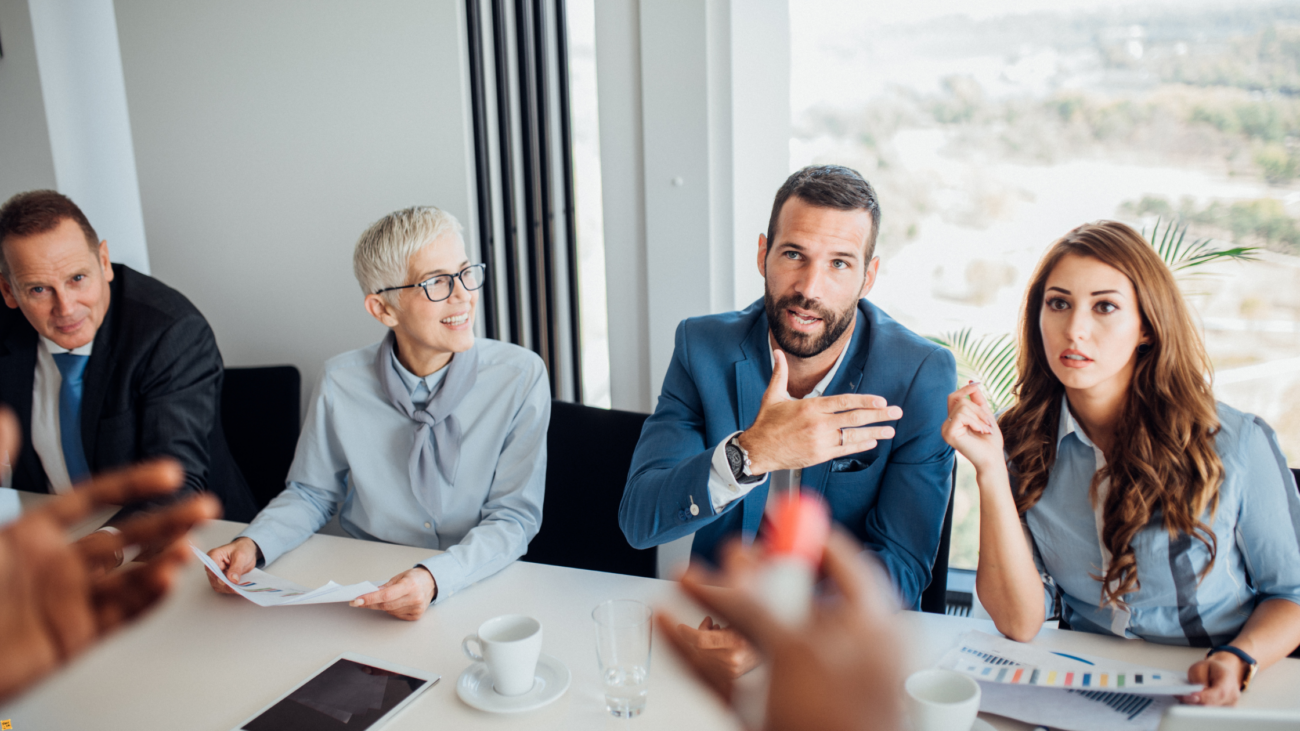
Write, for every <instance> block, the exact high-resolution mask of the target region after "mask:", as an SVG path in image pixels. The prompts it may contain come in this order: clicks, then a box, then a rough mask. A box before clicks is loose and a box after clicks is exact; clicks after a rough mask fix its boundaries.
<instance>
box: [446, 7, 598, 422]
mask: <svg viewBox="0 0 1300 731" xmlns="http://www.w3.org/2000/svg"><path fill="white" fill-rule="evenodd" d="M465 9H466V30H467V32H468V35H469V43H468V51H469V72H470V79H469V81H470V103H471V108H472V111H473V132H474V158H475V159H474V173H475V178H476V186H475V189H476V191H477V199H478V212H477V221H476V223H477V229H478V246H479V256H480V258H481V260H482V261H483V262H484V263H486V264H487V265H488V271H489V278H488V289H487V291H486V292H485V294H484V296H483V297H482V298H481V302H482V314H483V322H484V332H485V334H486V335H487V337H490V338H496V339H500V340H506V341H509V342H512V343H515V344H517V345H521V346H523V347H526V348H528V349H530V350H532V351H533V352H535V353H537V354H538V355H539V356H541V358H542V361H543V362H544V363H545V364H546V369H547V371H548V372H549V374H550V379H551V393H552V395H553V396H554V397H555V398H559V399H564V400H568V401H575V402H579V403H581V402H582V344H581V339H580V337H579V335H580V328H579V307H578V247H577V237H576V223H575V211H574V192H573V155H572V137H571V125H570V119H569V78H568V77H569V74H568V39H567V33H566V25H565V3H564V0H465Z"/></svg>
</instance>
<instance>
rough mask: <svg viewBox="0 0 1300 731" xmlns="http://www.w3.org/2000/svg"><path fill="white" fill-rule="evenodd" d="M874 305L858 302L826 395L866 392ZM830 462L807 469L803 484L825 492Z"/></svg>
mask: <svg viewBox="0 0 1300 731" xmlns="http://www.w3.org/2000/svg"><path fill="white" fill-rule="evenodd" d="M870 308H871V305H870V304H869V303H868V302H867V301H866V300H865V299H862V300H858V319H857V322H855V323H854V325H853V337H852V338H851V339H850V340H849V352H848V353H847V354H846V355H845V356H844V362H843V363H841V364H840V370H839V372H837V373H836V374H835V378H833V379H831V382H830V385H828V386H827V387H826V392H825V393H823V394H822V395H823V396H838V395H840V394H842V393H864V391H863V388H864V386H865V384H866V381H867V379H866V368H867V357H868V355H870V353H871V339H872V336H873V331H874V328H872V327H871V316H870V312H871V310H870ZM830 468H831V465H830V462H822V463H821V464H818V465H813V466H812V467H808V468H805V469H804V471H803V475H802V476H801V477H800V481H801V482H803V484H804V485H806V486H808V487H811V488H813V489H815V490H816V491H817V492H818V493H825V492H826V477H827V476H828V475H829V474H830Z"/></svg>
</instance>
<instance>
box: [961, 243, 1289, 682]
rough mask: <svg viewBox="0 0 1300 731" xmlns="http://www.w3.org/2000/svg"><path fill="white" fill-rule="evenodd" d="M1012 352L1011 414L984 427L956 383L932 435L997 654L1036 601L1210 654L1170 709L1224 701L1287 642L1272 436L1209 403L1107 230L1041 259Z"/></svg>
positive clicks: (1164, 314) (1154, 274)
mask: <svg viewBox="0 0 1300 731" xmlns="http://www.w3.org/2000/svg"><path fill="white" fill-rule="evenodd" d="M1020 343H1021V352H1020V361H1019V378H1018V380H1017V383H1016V391H1017V402H1016V404H1015V406H1013V407H1011V408H1010V409H1008V410H1007V411H1006V412H1005V413H1003V414H1002V415H1001V416H1000V417H995V416H994V415H993V413H992V411H991V410H990V409H989V406H988V402H987V401H986V400H985V398H984V396H983V394H982V393H981V392H980V390H979V384H970V385H968V386H966V387H965V388H962V389H960V390H958V391H957V392H955V393H953V394H952V395H951V396H950V397H949V400H948V415H949V418H948V421H946V422H944V430H943V431H944V439H945V440H946V441H947V442H948V443H949V444H950V445H952V446H953V448H955V449H956V450H957V451H959V452H961V453H962V454H963V455H964V456H965V457H966V458H967V459H968V460H970V462H971V463H972V464H973V465H974V466H975V469H976V476H977V478H976V479H977V482H978V484H979V491H980V558H979V567H978V571H977V574H976V588H977V591H978V593H979V597H980V601H981V602H982V603H983V605H984V607H985V608H986V609H987V610H988V612H989V615H990V616H991V617H992V618H993V621H994V623H995V624H996V625H997V627H998V629H999V630H1001V631H1002V632H1003V633H1004V634H1006V635H1007V636H1008V637H1011V638H1012V639H1016V640H1021V641H1027V640H1029V639H1031V638H1032V637H1033V636H1034V635H1035V634H1037V633H1038V630H1039V628H1040V627H1041V626H1042V623H1043V619H1044V617H1045V616H1046V611H1047V608H1048V607H1049V606H1053V607H1055V608H1057V609H1058V611H1059V613H1060V616H1061V617H1062V619H1064V620H1066V621H1067V622H1068V623H1069V624H1070V625H1071V626H1072V627H1073V628H1074V629H1077V630H1086V631H1092V632H1099V633H1104V634H1114V635H1118V636H1121V637H1138V638H1142V639H1146V640H1150V641H1153V642H1162V643H1167V644H1181V645H1189V646H1193V647H1206V648H1210V652H1209V654H1207V656H1206V658H1205V659H1203V660H1201V661H1199V662H1197V663H1196V664H1195V665H1193V666H1192V667H1191V669H1190V670H1189V671H1188V676H1189V678H1190V680H1191V681H1192V682H1195V683H1203V684H1204V685H1205V686H1206V688H1205V690H1203V691H1200V692H1199V693H1195V694H1192V695H1190V696H1187V697H1186V698H1184V699H1183V700H1184V701H1186V702H1189V703H1203V704H1207V705H1210V704H1212V705H1220V704H1232V703H1235V702H1236V700H1237V697H1238V695H1239V693H1240V691H1241V690H1244V689H1245V687H1246V685H1247V684H1248V683H1249V681H1250V679H1251V677H1253V674H1254V672H1255V671H1256V670H1257V669H1258V668H1261V667H1266V666H1268V665H1271V664H1272V663H1274V662H1276V661H1277V660H1278V659H1280V658H1282V657H1285V656H1286V655H1287V653H1289V652H1291V651H1292V650H1294V649H1295V648H1296V646H1297V645H1298V644H1300V496H1298V495H1297V492H1296V485H1295V481H1294V479H1293V478H1292V476H1291V472H1290V470H1288V469H1287V466H1286V460H1285V458H1284V457H1283V455H1282V452H1281V449H1280V448H1279V447H1278V444H1277V438H1276V436H1275V435H1274V433H1273V431H1272V429H1270V428H1269V427H1268V425H1267V424H1265V423H1264V422H1263V420H1261V419H1259V418H1258V417H1255V416H1253V415H1251V414H1244V413H1242V412H1240V411H1237V410H1236V409H1233V408H1232V407H1230V406H1227V405H1225V404H1221V403H1216V402H1215V400H1214V394H1213V391H1212V390H1211V384H1210V376H1211V369H1210V363H1209V358H1208V357H1207V356H1206V353H1205V348H1204V346H1203V344H1202V343H1201V339H1200V336H1199V334H1198V332H1197V329H1196V327H1195V324H1194V323H1193V321H1192V318H1191V315H1190V313H1189V312H1188V309H1187V306H1186V304H1185V303H1184V302H1183V299H1182V295H1181V294H1180V293H1179V290H1178V286H1177V284H1176V283H1175V282H1174V278H1173V275H1172V274H1171V273H1170V271H1169V269H1168V268H1167V267H1166V266H1165V265H1164V263H1163V262H1162V261H1161V260H1160V257H1159V256H1157V254H1156V252H1155V250H1154V249H1152V247H1151V246H1150V245H1149V244H1148V243H1147V242H1146V241H1145V240H1143V238H1142V237H1141V235H1139V234H1138V233H1137V232H1136V231H1134V230H1133V229H1132V228H1129V227H1128V226H1125V225H1124V224H1122V223H1116V222H1113V221H1102V222H1098V223H1094V224H1085V225H1083V226H1080V227H1078V228H1076V229H1074V230H1073V231H1071V232H1070V233H1069V234H1067V235H1066V236H1065V237H1063V238H1062V239H1060V240H1059V241H1057V242H1056V243H1055V244H1054V245H1053V246H1052V247H1051V249H1049V250H1048V252H1047V254H1046V255H1045V256H1044V257H1043V260H1042V261H1041V262H1040V263H1039V265H1038V269H1037V271H1036V272H1035V273H1034V276H1033V278H1032V280H1031V281H1030V285H1029V289H1028V292H1027V293H1026V298H1025V306H1024V312H1023V314H1022V318H1021V332H1020ZM1045 589H1046V592H1045Z"/></svg>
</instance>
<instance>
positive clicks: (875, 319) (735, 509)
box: [619, 165, 956, 646]
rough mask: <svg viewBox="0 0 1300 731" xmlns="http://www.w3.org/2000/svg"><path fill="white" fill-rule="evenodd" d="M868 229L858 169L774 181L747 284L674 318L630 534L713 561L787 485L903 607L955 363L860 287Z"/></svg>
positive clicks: (867, 197) (937, 516)
mask: <svg viewBox="0 0 1300 731" xmlns="http://www.w3.org/2000/svg"><path fill="white" fill-rule="evenodd" d="M879 226H880V206H879V204H878V202H877V200H876V194H875V191H874V190H873V189H872V188H871V185H870V184H869V183H867V181H866V180H864V179H863V178H862V176H861V175H859V174H858V173H857V172H856V171H853V170H850V169H848V168H845V167H840V166H831V165H828V166H817V167H808V168H804V169H803V170H800V171H798V172H796V173H795V174H793V175H791V176H790V178H789V179H788V180H786V182H785V184H784V185H782V186H781V189H780V190H779V191H778V192H777V195H776V201H775V203H774V204H773V206H772V216H771V219H770V221H769V223H768V229H767V235H766V236H763V235H761V234H760V235H759V237H758V269H759V272H760V273H761V274H762V275H763V278H764V281H765V287H764V295H763V299H762V300H760V301H758V302H755V303H753V304H752V305H750V306H749V307H747V308H745V309H744V310H741V311H739V312H729V313H725V314H720V315H707V316H703V317H693V318H689V319H687V320H684V321H683V322H682V323H681V324H680V325H678V327H677V335H676V345H675V348H674V351H673V359H672V362H671V364H670V365H669V366H668V373H667V375H666V376H665V377H664V384H663V389H662V390H661V392H660V396H659V404H658V406H657V408H656V409H655V412H654V414H653V415H651V416H650V418H649V419H648V420H647V421H646V423H645V427H644V429H643V430H642V432H641V439H640V441H639V442H638V443H637V448H636V453H635V455H634V456H633V458H632V467H631V469H630V471H629V474H628V480H627V487H626V489H625V490H624V493H623V502H622V505H621V506H620V508H619V524H620V526H621V527H622V529H623V533H624V534H625V535H626V536H627V539H628V542H630V543H631V544H632V545H633V546H635V547H637V548H646V547H649V546H654V545H658V544H661V543H666V542H668V541H671V540H674V539H677V538H681V537H683V536H686V535H689V534H692V533H693V534H695V539H694V543H693V546H692V558H693V559H694V558H703V559H705V560H709V561H712V560H713V559H714V557H715V555H716V552H717V551H718V549H719V548H720V546H721V544H722V542H723V541H724V540H725V539H726V538H728V537H731V536H734V535H743V536H746V538H749V537H752V536H753V535H754V534H755V533H756V532H757V530H758V527H759V523H760V521H761V520H762V517H763V512H764V509H765V507H766V504H767V501H768V500H769V497H770V496H771V495H776V494H779V493H780V492H781V491H783V490H786V489H790V488H792V487H793V488H797V487H799V486H800V485H802V486H804V487H805V488H806V489H810V490H814V491H816V492H818V493H820V494H821V495H823V496H824V497H825V499H826V501H827V503H828V504H829V506H830V509H831V513H832V516H833V517H834V519H835V520H836V521H837V522H838V523H840V524H842V525H843V526H844V527H845V528H847V529H848V530H849V531H851V532H852V533H853V534H854V535H855V536H857V538H858V539H859V540H861V541H862V542H863V544H864V545H866V547H867V548H868V549H870V550H871V551H872V552H874V553H875V555H876V556H877V557H878V558H879V559H880V561H881V562H882V563H883V564H884V566H885V568H886V569H887V570H888V572H889V575H890V577H891V578H892V579H893V583H894V585H895V587H897V589H898V594H899V596H900V597H901V599H902V602H903V604H904V605H905V606H916V604H917V603H918V601H919V599H920V596H921V591H922V590H923V589H925V587H926V586H927V585H928V584H929V583H930V567H931V566H932V564H933V563H934V559H935V553H936V551H937V550H938V546H939V538H940V531H941V529H942V524H943V518H944V513H945V511H946V509H947V505H948V493H949V490H950V489H951V484H950V483H951V474H952V465H953V454H952V450H951V449H950V448H949V447H948V446H947V445H946V444H944V441H943V438H942V437H941V436H940V433H939V432H940V425H941V424H942V423H943V421H944V419H945V418H947V397H948V394H949V393H951V391H952V389H953V386H954V385H955V384H956V368H955V364H954V361H953V357H952V354H951V353H949V352H948V351H947V350H946V349H944V348H941V347H939V346H937V345H935V344H934V343H932V342H930V341H928V340H926V339H925V338H922V337H920V336H918V335H916V334H915V333H913V332H911V331H910V330H908V329H907V328H905V327H903V326H902V325H900V324H899V323H898V322H896V321H895V320H894V319H893V318H891V317H889V315H887V314H885V313H884V312H883V311H881V310H880V309H879V308H877V307H876V306H874V305H872V304H871V303H870V302H868V301H867V300H866V299H864V298H865V297H866V295H867V293H868V292H870V291H871V287H872V285H873V284H874V283H875V281H876V274H877V272H878V270H879V268H880V259H879V258H877V257H876V256H875V242H876V234H877V232H878V230H879ZM708 622H709V620H708V619H707V618H706V624H708ZM687 629H689V628H687ZM709 629H711V627H710V626H705V625H701V630H702V631H707V630H709ZM696 639H698V638H696ZM701 642H702V643H703V644H704V645H706V646H707V645H708V642H709V641H708V640H702V641H701Z"/></svg>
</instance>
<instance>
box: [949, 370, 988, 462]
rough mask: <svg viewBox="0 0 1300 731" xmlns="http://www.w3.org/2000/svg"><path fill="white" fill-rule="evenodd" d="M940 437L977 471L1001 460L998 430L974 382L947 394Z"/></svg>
mask: <svg viewBox="0 0 1300 731" xmlns="http://www.w3.org/2000/svg"><path fill="white" fill-rule="evenodd" d="M943 440H944V441H945V442H947V443H948V445H949V446H950V447H952V448H953V449H955V450H957V451H958V452H961V455H962V456H963V457H965V458H966V459H968V460H970V463H971V464H972V465H974V466H975V469H976V470H978V471H983V470H985V469H988V468H990V467H993V466H994V465H996V464H1002V463H1003V456H1002V430H1001V429H999V428H998V420H997V417H995V416H994V415H993V410H992V409H991V408H989V402H988V399H986V398H984V392H983V391H981V390H980V385H979V384H978V383H975V382H974V381H972V382H970V383H969V384H967V385H966V387H965V388H961V389H958V390H956V391H954V392H952V393H951V394H949V395H948V419H947V420H946V421H944V422H943Z"/></svg>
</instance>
